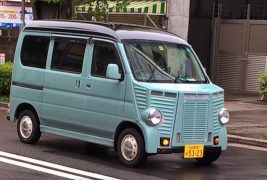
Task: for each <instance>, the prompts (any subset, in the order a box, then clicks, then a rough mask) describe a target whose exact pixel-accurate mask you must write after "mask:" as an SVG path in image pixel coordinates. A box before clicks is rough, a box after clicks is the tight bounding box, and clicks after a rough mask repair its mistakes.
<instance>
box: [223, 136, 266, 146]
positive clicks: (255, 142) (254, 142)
mask: <svg viewBox="0 0 267 180" xmlns="http://www.w3.org/2000/svg"><path fill="white" fill-rule="evenodd" d="M228 142H230V143H238V144H245V145H251V146H259V147H264V148H267V140H262V139H254V138H249V137H242V136H237V135H232V134H228Z"/></svg>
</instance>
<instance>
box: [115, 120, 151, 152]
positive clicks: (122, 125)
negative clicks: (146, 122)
mask: <svg viewBox="0 0 267 180" xmlns="http://www.w3.org/2000/svg"><path fill="white" fill-rule="evenodd" d="M126 128H134V129H135V130H137V131H138V132H139V133H140V135H141V137H142V138H143V141H144V145H145V144H146V143H145V138H144V134H143V131H142V129H141V128H140V127H139V126H138V125H137V124H136V123H133V122H129V121H122V122H121V123H120V124H119V125H118V126H117V128H116V131H115V135H114V150H115V151H117V142H118V138H119V135H120V133H121V132H122V131H123V130H124V129H126Z"/></svg>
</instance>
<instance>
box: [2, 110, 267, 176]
mask: <svg viewBox="0 0 267 180" xmlns="http://www.w3.org/2000/svg"><path fill="white" fill-rule="evenodd" d="M6 152H8V153H11V154H6ZM15 155H20V156H15ZM7 156H9V157H7ZM25 157H28V158H31V159H25ZM181 157H182V155H181V154H170V155H155V156H151V157H149V158H148V161H147V163H146V164H145V165H144V166H142V167H140V168H137V169H134V168H128V167H125V166H124V165H122V164H121V163H120V162H119V160H118V158H117V156H116V153H115V152H114V151H113V150H112V149H109V148H105V147H102V146H97V145H93V144H89V143H86V142H81V141H77V140H73V139H68V138H63V137H58V136H52V135H48V134H43V135H42V137H41V139H40V141H39V142H38V143H37V144H36V145H26V144H23V143H21V142H20V141H19V139H18V137H17V134H16V124H15V123H10V122H8V121H7V120H6V118H5V112H4V111H1V110H0V179H1V180H2V179H3V180H5V179H20V180H24V179H25V180H26V179H27V180H28V179H37V180H39V179H40V180H43V179H46V180H48V179H49V180H50V179H65V178H70V179H71V178H75V177H76V176H77V177H76V178H77V179H79V177H86V178H90V179H107V178H109V177H113V178H119V179H133V180H136V179H138V180H142V179H145V180H149V179H151V180H152V179H153V180H157V179H175V180H176V179H179V180H180V179H181V180H184V179H185V180H207V179H211V180H214V179H217V180H220V179H242V180H246V179H247V180H251V179H254V180H258V179H266V178H267V168H266V167H267V149H258V150H253V149H248V147H245V148H243V147H233V146H229V148H228V150H227V151H226V152H224V153H223V154H222V155H221V157H220V159H219V160H218V161H216V163H215V164H213V165H210V166H197V165H196V164H195V163H194V162H195V161H194V160H183V159H182V158H181ZM37 160H42V161H45V162H39V161H37ZM46 162H49V163H53V164H46ZM12 163H13V164H12ZM24 165H25V166H24ZM26 165H27V166H26ZM58 165H61V166H60V167H58ZM63 166H64V167H63ZM25 167H29V168H25ZM68 167H70V168H74V169H70V168H68ZM89 172H90V173H89ZM59 174H61V175H62V176H59ZM64 175H65V177H64ZM100 175H105V176H100ZM80 179H81V178H80Z"/></svg>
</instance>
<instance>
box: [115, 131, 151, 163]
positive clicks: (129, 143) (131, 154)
mask: <svg viewBox="0 0 267 180" xmlns="http://www.w3.org/2000/svg"><path fill="white" fill-rule="evenodd" d="M117 152H118V156H119V158H120V160H121V161H122V163H123V164H125V165H127V166H130V167H136V166H139V165H141V164H143V163H144V162H145V161H146V159H147V154H146V153H145V145H144V140H143V138H142V136H141V135H140V133H139V132H138V131H137V130H135V129H133V128H127V129H125V130H123V131H122V132H121V133H120V135H119V138H118V144H117Z"/></svg>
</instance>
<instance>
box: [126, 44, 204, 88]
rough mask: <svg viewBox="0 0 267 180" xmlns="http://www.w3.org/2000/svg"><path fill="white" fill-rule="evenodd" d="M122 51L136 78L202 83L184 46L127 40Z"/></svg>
mask: <svg viewBox="0 0 267 180" xmlns="http://www.w3.org/2000/svg"><path fill="white" fill-rule="evenodd" d="M125 49H126V54H127V57H128V59H129V62H130V66H131V69H132V73H133V74H134V76H135V78H136V79H137V80H138V81H143V82H160V83H206V82H207V81H206V78H205V75H204V74H203V72H202V70H201V68H200V66H199V63H198V61H197V59H196V57H195V55H194V53H193V51H192V49H191V48H190V47H188V46H186V45H181V44H172V43H159V42H127V43H125Z"/></svg>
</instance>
